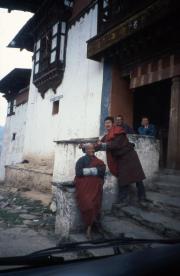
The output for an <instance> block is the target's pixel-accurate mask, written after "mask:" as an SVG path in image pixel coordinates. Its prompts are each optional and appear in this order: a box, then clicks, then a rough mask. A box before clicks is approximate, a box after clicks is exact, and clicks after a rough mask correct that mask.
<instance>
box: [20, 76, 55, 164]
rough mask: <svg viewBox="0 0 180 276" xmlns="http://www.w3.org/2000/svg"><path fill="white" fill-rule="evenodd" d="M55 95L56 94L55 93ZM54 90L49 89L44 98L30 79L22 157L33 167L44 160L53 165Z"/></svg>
mask: <svg viewBox="0 0 180 276" xmlns="http://www.w3.org/2000/svg"><path fill="white" fill-rule="evenodd" d="M56 96H57V95H56ZM53 97H55V95H54V92H53V91H52V90H51V89H49V90H48V92H47V93H46V94H45V97H44V99H43V98H42V97H41V95H40V93H39V92H38V91H37V88H36V87H35V86H34V84H33V83H32V80H31V84H30V93H29V101H28V109H27V127H26V133H25V145H24V159H27V160H29V161H30V163H31V165H33V164H34V167H36V166H40V167H41V163H42V162H46V163H47V166H48V167H51V169H52V167H53V160H54V142H53V140H54V137H55V135H56V133H57V121H58V118H57V114H55V115H52V108H53V102H52V101H51V99H52V98H53Z"/></svg>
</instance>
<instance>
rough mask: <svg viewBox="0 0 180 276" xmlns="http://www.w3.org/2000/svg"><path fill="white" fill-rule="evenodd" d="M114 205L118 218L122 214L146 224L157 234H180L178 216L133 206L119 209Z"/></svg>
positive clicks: (170, 235) (173, 236)
mask: <svg viewBox="0 0 180 276" xmlns="http://www.w3.org/2000/svg"><path fill="white" fill-rule="evenodd" d="M117 209H118V206H116V216H118V217H119V218H120V219H122V217H123V216H124V217H125V218H130V219H132V220H134V223H135V224H136V223H137V222H138V223H139V224H140V225H143V226H146V227H147V228H149V229H151V230H153V231H155V233H158V234H159V235H164V236H165V237H171V238H175V237H179V235H180V221H179V220H178V218H177V217H176V218H172V217H170V216H166V215H164V214H161V213H157V212H153V211H146V210H143V209H141V208H138V207H135V206H128V207H122V208H120V209H119V215H118V211H117Z"/></svg>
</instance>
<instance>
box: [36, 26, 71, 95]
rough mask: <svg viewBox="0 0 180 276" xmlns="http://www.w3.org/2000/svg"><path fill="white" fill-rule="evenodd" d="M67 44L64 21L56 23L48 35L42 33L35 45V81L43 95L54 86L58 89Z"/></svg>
mask: <svg viewBox="0 0 180 276" xmlns="http://www.w3.org/2000/svg"><path fill="white" fill-rule="evenodd" d="M65 42H66V22H64V21H62V22H56V23H55V24H54V25H53V26H51V27H50V28H49V29H48V30H47V32H46V33H42V35H41V36H40V38H39V39H38V40H37V42H36V44H35V48H34V73H33V81H34V84H35V85H36V86H37V87H38V89H39V91H40V92H42V93H44V92H45V91H46V90H47V89H48V88H53V86H54V87H55V88H56V87H57V83H58V82H60V80H61V79H62V72H63V69H64V64H65ZM49 80H51V81H49ZM55 88H54V89H55Z"/></svg>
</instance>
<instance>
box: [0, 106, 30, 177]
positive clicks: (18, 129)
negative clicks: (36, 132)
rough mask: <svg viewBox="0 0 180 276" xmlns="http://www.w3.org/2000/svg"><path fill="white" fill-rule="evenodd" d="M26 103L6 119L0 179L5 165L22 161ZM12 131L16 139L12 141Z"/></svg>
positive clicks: (0, 162) (3, 174) (0, 159)
mask: <svg viewBox="0 0 180 276" xmlns="http://www.w3.org/2000/svg"><path fill="white" fill-rule="evenodd" d="M26 112H27V103H26V104H23V105H20V106H18V107H16V110H15V115H12V116H9V117H7V119H6V125H5V130H4V137H3V145H2V153H1V156H0V181H3V180H4V177H5V168H4V166H5V165H12V164H16V163H19V162H21V161H22V159H23V149H24V138H25V129H26ZM13 133H16V139H15V140H14V141H12V136H13Z"/></svg>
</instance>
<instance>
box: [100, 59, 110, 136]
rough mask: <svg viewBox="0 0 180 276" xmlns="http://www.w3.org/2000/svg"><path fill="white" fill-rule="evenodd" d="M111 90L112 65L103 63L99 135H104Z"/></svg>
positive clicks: (107, 62)
mask: <svg viewBox="0 0 180 276" xmlns="http://www.w3.org/2000/svg"><path fill="white" fill-rule="evenodd" d="M111 88H112V63H111V62H109V61H104V67H103V85H102V96H101V115H100V135H102V134H103V133H104V118H105V117H107V116H108V115H109V106H110V96H111Z"/></svg>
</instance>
